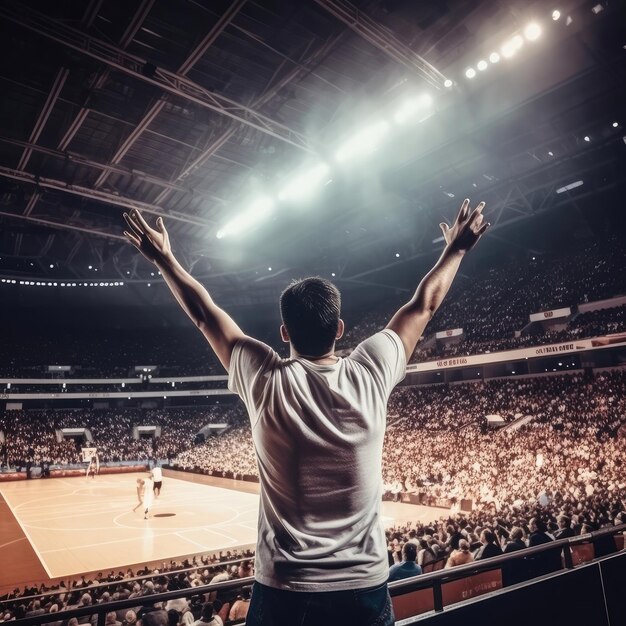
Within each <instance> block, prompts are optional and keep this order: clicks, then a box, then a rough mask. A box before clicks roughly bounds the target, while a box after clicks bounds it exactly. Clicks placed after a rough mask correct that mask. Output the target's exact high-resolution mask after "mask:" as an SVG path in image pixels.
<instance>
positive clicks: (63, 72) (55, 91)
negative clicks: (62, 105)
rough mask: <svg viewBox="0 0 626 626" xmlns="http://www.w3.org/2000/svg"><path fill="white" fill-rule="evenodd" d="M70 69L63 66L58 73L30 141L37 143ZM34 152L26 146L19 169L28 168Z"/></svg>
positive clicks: (18, 165)
mask: <svg viewBox="0 0 626 626" xmlns="http://www.w3.org/2000/svg"><path fill="white" fill-rule="evenodd" d="M69 73H70V71H69V70H68V69H67V68H64V67H62V68H61V69H60V70H59V72H58V73H57V75H56V77H55V79H54V82H53V83H52V88H51V89H50V93H49V94H48V97H47V98H46V101H45V103H44V105H43V108H42V109H41V111H40V113H39V115H38V117H37V120H36V121H35V125H34V126H33V130H32V131H31V133H30V137H29V138H28V142H29V143H37V140H38V139H39V136H40V135H41V132H42V131H43V129H44V126H45V125H46V122H47V121H48V118H49V117H50V113H52V109H53V108H54V105H55V104H56V101H57V98H58V97H59V94H60V93H61V90H62V89H63V85H65V81H66V80H67V77H68V76H69ZM31 154H32V150H31V149H30V148H25V149H24V151H23V152H22V156H21V157H20V161H19V163H18V164H17V169H18V170H24V169H26V165H27V164H28V160H29V159H30V155H31Z"/></svg>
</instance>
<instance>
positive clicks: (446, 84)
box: [443, 78, 453, 87]
mask: <svg viewBox="0 0 626 626" xmlns="http://www.w3.org/2000/svg"><path fill="white" fill-rule="evenodd" d="M452 85H453V82H452V81H451V80H450V79H449V78H446V80H444V81H443V86H444V87H452Z"/></svg>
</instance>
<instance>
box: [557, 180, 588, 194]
mask: <svg viewBox="0 0 626 626" xmlns="http://www.w3.org/2000/svg"><path fill="white" fill-rule="evenodd" d="M583 184H584V183H583V181H582V180H575V181H574V182H573V183H570V184H569V185H564V186H563V187H559V188H558V189H557V190H556V192H557V193H565V192H566V191H570V189H576V187H580V186H581V185H583Z"/></svg>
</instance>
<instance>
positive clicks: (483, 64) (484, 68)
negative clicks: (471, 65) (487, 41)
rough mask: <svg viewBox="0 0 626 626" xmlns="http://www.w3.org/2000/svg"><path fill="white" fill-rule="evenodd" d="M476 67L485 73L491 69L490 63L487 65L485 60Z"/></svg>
mask: <svg viewBox="0 0 626 626" xmlns="http://www.w3.org/2000/svg"><path fill="white" fill-rule="evenodd" d="M476 67H477V68H478V69H479V71H481V72H484V71H485V70H486V69H487V68H488V67H489V63H487V61H485V59H481V60H480V61H478V63H477V64H476Z"/></svg>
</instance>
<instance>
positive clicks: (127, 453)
mask: <svg viewBox="0 0 626 626" xmlns="http://www.w3.org/2000/svg"><path fill="white" fill-rule="evenodd" d="M241 416H242V409H241V407H240V406H239V405H228V404H224V405H220V404H214V405H211V406H208V407H207V406H205V407H197V408H194V407H185V408H172V409H167V410H165V409H163V410H158V409H143V410H139V409H137V410H135V409H112V410H111V409H76V410H68V409H65V410H42V411H24V410H10V411H4V412H1V413H0V432H3V433H4V436H5V441H4V444H3V445H2V448H1V452H2V454H0V467H2V466H3V465H4V466H8V467H15V466H17V467H24V466H26V464H27V463H30V464H33V465H39V464H41V463H42V462H45V463H48V464H50V465H69V464H76V463H80V462H81V460H82V457H81V448H82V447H95V448H97V450H98V458H99V460H100V462H101V463H109V462H119V461H137V460H138V461H147V460H148V459H151V458H159V459H170V458H173V457H174V456H176V455H177V454H178V453H179V452H181V451H183V450H186V449H188V448H189V447H190V446H192V445H193V442H194V439H195V437H196V434H197V433H198V432H199V431H200V430H201V429H202V428H203V427H204V426H206V425H208V424H210V423H212V422H216V421H219V422H225V423H232V422H234V421H236V420H237V419H241ZM142 425H143V426H156V427H160V428H161V430H160V435H159V436H156V437H153V436H152V435H149V436H146V437H140V436H139V437H137V438H136V437H135V427H137V426H142ZM62 428H85V429H87V430H88V431H89V433H90V435H91V439H86V438H85V437H84V436H80V437H78V438H76V439H74V438H66V439H64V438H63V437H58V435H57V432H58V431H59V429H62Z"/></svg>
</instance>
